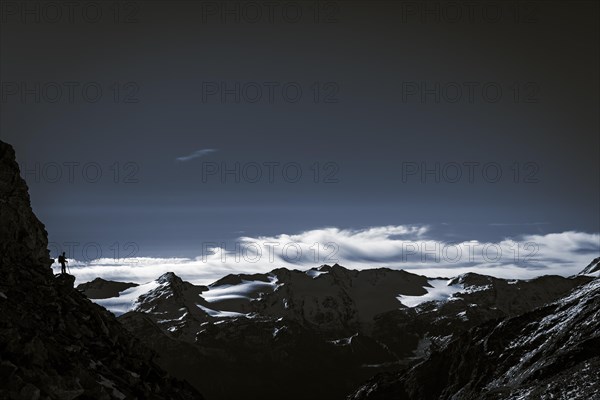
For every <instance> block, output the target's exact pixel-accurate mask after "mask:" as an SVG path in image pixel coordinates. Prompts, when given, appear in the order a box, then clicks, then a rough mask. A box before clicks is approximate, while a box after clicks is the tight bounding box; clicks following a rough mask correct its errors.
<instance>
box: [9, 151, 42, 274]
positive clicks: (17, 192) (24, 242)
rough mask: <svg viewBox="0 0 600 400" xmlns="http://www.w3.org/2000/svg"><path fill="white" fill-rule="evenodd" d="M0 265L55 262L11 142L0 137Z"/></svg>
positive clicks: (36, 264) (39, 264) (40, 264)
mask: <svg viewBox="0 0 600 400" xmlns="http://www.w3.org/2000/svg"><path fill="white" fill-rule="evenodd" d="M0 226H1V227H2V229H0V266H2V267H5V266H9V265H35V266H41V267H48V266H50V265H51V264H52V260H51V259H50V257H49V252H48V234H47V233H46V229H45V228H44V225H43V224H42V223H41V222H40V220H38V219H37V217H36V216H35V215H34V214H33V211H32V210H31V204H30V202H29V194H28V192H27V185H26V184H25V181H24V180H23V179H22V178H21V175H20V173H19V166H18V165H17V162H16V160H15V152H14V150H13V148H12V146H10V145H8V144H6V143H4V142H2V141H0Z"/></svg>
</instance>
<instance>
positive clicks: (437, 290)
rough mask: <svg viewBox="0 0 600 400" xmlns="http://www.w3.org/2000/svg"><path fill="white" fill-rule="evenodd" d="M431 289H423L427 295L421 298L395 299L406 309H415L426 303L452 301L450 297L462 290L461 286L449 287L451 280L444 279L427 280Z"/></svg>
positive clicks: (406, 297)
mask: <svg viewBox="0 0 600 400" xmlns="http://www.w3.org/2000/svg"><path fill="white" fill-rule="evenodd" d="M427 282H428V283H429V284H430V285H431V286H432V287H424V289H425V290H427V293H426V294H424V295H421V296H405V295H400V296H398V297H397V299H398V301H400V303H402V304H403V305H405V306H406V307H411V308H413V307H416V306H418V305H421V304H423V303H426V302H428V301H448V300H451V299H452V295H453V294H455V293H459V292H461V291H462V290H464V287H463V286H462V285H461V284H453V285H450V282H452V280H446V279H429V280H428V281H427Z"/></svg>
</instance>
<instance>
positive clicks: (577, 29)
mask: <svg viewBox="0 0 600 400" xmlns="http://www.w3.org/2000/svg"><path fill="white" fill-rule="evenodd" d="M33 3H35V4H38V2H32V4H33ZM292 3H293V2H292ZM451 3H452V2H451ZM99 4H101V7H100V10H101V12H102V16H101V18H99V21H98V22H93V21H92V20H93V19H94V18H91V17H90V16H89V15H88V16H87V17H86V16H84V15H82V14H81V12H80V11H81V10H76V11H75V13H74V16H73V20H72V21H71V20H69V18H68V16H67V15H66V11H65V10H62V11H61V12H63V13H64V14H63V17H62V18H61V19H60V20H58V21H57V22H54V21H52V18H51V15H54V14H49V13H50V11H51V10H44V9H43V8H39V9H37V11H36V9H35V6H34V9H33V10H34V11H32V13H34V14H35V12H38V13H39V15H38V17H39V18H40V21H39V23H37V22H36V20H35V16H32V15H33V14H31V15H29V14H27V15H25V16H23V14H19V12H21V11H22V10H19V9H16V11H15V9H13V8H8V9H7V8H3V9H2V10H0V11H1V12H2V14H1V15H2V27H1V39H0V45H1V49H0V51H1V54H0V75H1V80H2V100H1V107H2V109H1V121H0V137H1V139H2V140H5V141H7V142H9V143H11V144H13V145H14V146H15V148H16V151H17V155H18V161H19V162H20V164H21V166H22V168H24V169H26V170H27V172H25V171H24V173H23V175H24V176H25V178H26V179H27V181H28V183H29V186H30V192H31V196H32V203H33V207H34V210H35V211H36V213H37V215H38V216H39V217H40V219H41V220H42V221H43V222H44V223H45V224H46V226H47V229H48V231H49V234H50V240H51V241H53V242H57V243H65V242H80V243H87V242H94V243H99V244H100V245H101V246H102V248H103V249H104V251H105V252H108V251H109V250H106V249H108V248H109V247H110V244H111V243H114V242H118V243H120V245H121V246H122V245H123V244H124V243H127V242H134V243H136V244H137V245H138V247H139V250H138V252H137V255H148V256H175V255H180V256H192V255H197V254H199V252H200V249H201V246H202V243H203V242H221V241H231V240H233V239H235V238H237V237H239V236H242V235H247V236H258V235H277V234H280V233H294V232H301V231H304V230H309V229H315V228H319V227H326V226H335V227H339V228H354V229H361V228H365V227H370V226H383V225H404V224H418V225H421V224H423V225H430V226H431V231H430V232H431V234H432V235H436V236H437V237H438V238H440V239H447V240H463V239H479V240H498V239H500V238H503V237H505V236H515V235H520V234H525V233H540V234H544V233H550V232H562V231H565V230H576V231H585V232H592V233H593V232H599V231H600V229H599V225H600V210H599V204H600V191H599V185H598V182H600V172H599V169H600V167H599V161H598V153H599V150H600V142H599V135H598V132H599V121H598V109H599V100H598V88H599V80H598V71H599V70H600V65H599V58H598V52H599V50H598V49H599V46H598V38H599V30H598V21H599V19H598V4H597V3H594V2H565V3H564V4H563V3H560V2H540V3H527V4H525V5H520V6H519V9H517V10H515V9H514V4H513V5H511V6H509V5H507V4H506V5H502V6H500V9H499V10H496V11H498V12H500V14H499V15H500V17H499V18H494V17H492V16H491V15H492V14H489V13H490V12H491V11H490V10H491V8H490V7H491V5H492V6H493V4H497V3H495V2H494V3H489V4H488V2H483V3H482V4H483V5H485V7H487V8H485V9H484V8H479V7H478V8H476V9H475V10H473V14H472V15H471V17H468V16H467V14H466V10H461V11H460V12H461V13H463V14H461V15H462V16H460V17H457V18H456V20H455V21H454V20H453V21H450V19H451V17H450V15H454V14H450V13H451V12H454V11H455V10H454V9H451V7H450V6H449V4H450V3H445V2H430V3H428V4H429V5H430V6H431V7H432V8H431V9H430V11H429V12H427V10H425V9H423V8H421V7H422V6H421V5H419V4H421V3H415V2H377V1H369V2H359V1H356V2H324V3H321V6H320V9H319V12H318V17H317V20H318V23H316V22H315V15H316V14H315V9H314V3H313V2H298V3H293V4H296V5H297V9H298V10H300V11H301V13H302V17H301V18H299V21H298V22H294V21H295V17H294V16H295V15H296V14H293V13H292V11H294V10H292V9H288V10H286V11H285V12H284V11H283V10H282V9H279V8H277V9H276V10H275V11H273V21H270V20H269V17H268V16H267V14H268V10H267V8H266V6H265V5H264V3H261V2H258V3H255V4H258V6H257V7H258V8H257V9H256V10H259V12H261V13H262V18H261V19H260V21H259V22H253V21H252V18H253V15H254V14H250V13H251V12H254V11H256V10H251V9H244V8H242V6H241V5H240V4H241V3H239V2H227V4H228V6H229V7H230V9H229V12H228V13H225V14H223V15H224V16H222V15H221V16H220V15H218V14H214V13H215V12H223V10H222V9H221V10H219V9H216V10H215V9H214V6H215V4H222V3H216V2H196V3H192V2H159V1H152V2H141V1H138V2H131V4H132V6H131V8H125V6H123V8H120V9H118V10H115V9H114V8H110V7H111V6H108V5H107V4H108V3H106V4H105V5H102V4H104V3H99ZM415 4H417V5H418V6H417V8H416V9H415V8H411V7H412V5H415ZM500 4H504V3H500ZM38 7H41V6H39V4H38ZM436 7H437V8H436ZM482 7H483V6H482ZM431 10H433V11H431ZM88 11H89V10H88ZM117 11H118V14H115V13H116V12H117ZM225 11H226V10H225ZM515 12H516V13H517V15H519V20H516V19H515V18H516V17H515ZM485 13H488V14H485ZM28 15H29V16H28ZM115 15H118V18H119V19H118V22H117V23H115ZM438 18H439V21H438V20H437V19H438ZM236 19H239V21H236ZM125 20H127V21H129V22H128V23H125ZM236 84H238V85H239V86H237V87H236ZM223 85H224V86H223ZM70 87H72V88H73V92H72V93H73V98H72V99H70V98H69V96H68V94H69V91H68V90H69V88H70ZM84 88H85V89H84ZM98 88H100V90H102V94H101V95H96V93H97V90H98ZM271 89H272V90H273V92H272V93H271V92H269V90H271ZM57 90H59V91H61V94H60V95H58V94H57V93H58V92H57ZM298 90H301V94H299V92H298ZM469 90H472V92H470V91H469ZM499 90H500V92H498V91H499ZM258 91H260V94H259V92H258ZM269 94H272V97H270V96H269ZM459 94H460V96H459ZM95 100H97V101H95ZM202 149H214V150H215V151H213V152H206V154H205V155H203V156H202V157H199V158H195V159H192V160H188V161H177V160H176V159H177V158H178V157H183V156H188V155H190V154H192V153H194V152H196V151H198V150H202ZM64 163H70V164H64ZM73 163H78V164H73ZM236 163H237V164H236ZM36 165H37V166H39V167H37V166H36ZM57 165H58V166H59V167H60V173H61V174H62V177H60V178H56V179H55V177H56V173H57V168H56V166H57ZM236 165H239V168H240V170H239V173H238V174H237V175H238V177H239V180H240V181H239V182H236V179H235V178H236V176H235V174H233V173H230V174H229V175H227V176H225V179H224V182H223V179H221V177H220V176H219V175H220V174H219V172H220V171H217V172H215V173H214V174H212V172H214V168H217V169H219V170H220V169H222V168H223V167H226V168H229V169H234V168H235V167H236ZM257 165H258V166H260V167H261V168H260V170H261V173H262V179H258V182H252V180H253V179H254V177H255V173H256V171H257V169H256V166H257ZM269 165H270V166H271V167H272V168H273V171H274V175H273V178H272V181H270V179H269V176H268V174H269V167H268V166H269ZM437 165H439V172H440V173H441V174H442V176H440V177H439V181H438V182H436V177H435V176H434V174H429V175H426V176H425V177H422V176H420V170H422V169H423V168H429V169H435V168H436V166H437ZM284 166H286V168H288V169H286V170H285V171H284V170H283V167H284ZM469 166H470V167H469ZM84 167H85V170H84ZM484 167H485V170H484ZM70 168H72V171H73V172H74V175H73V176H72V180H71V179H70V178H71V177H70V175H69V172H70ZM209 168H212V169H209ZM415 168H416V169H417V170H415ZM469 168H472V169H469ZM298 170H300V171H301V172H302V176H301V177H300V178H299V180H298V182H294V177H295V174H296V172H297V171H298ZM84 171H85V173H86V174H83V172H84ZM97 171H101V172H102V176H101V177H98V179H97V182H93V181H95V180H96V179H95V176H96V173H97ZM316 171H318V174H316ZM469 171H473V172H474V175H473V179H472V182H470V181H469V177H468V173H469ZM497 171H501V173H502V176H501V177H499V178H498V181H497V182H494V180H495V176H496V173H497ZM117 172H118V173H117ZM286 172H287V173H286ZM413 172H414V174H412V173H413ZM457 172H460V173H461V174H462V176H461V177H460V178H457V180H458V182H453V180H454V179H455V178H456V173H457ZM484 172H485V174H484ZM517 173H518V176H517V175H515V174H517ZM55 180H56V182H54V181H55ZM315 181H316V182H315Z"/></svg>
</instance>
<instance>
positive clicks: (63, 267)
mask: <svg viewBox="0 0 600 400" xmlns="http://www.w3.org/2000/svg"><path fill="white" fill-rule="evenodd" d="M58 262H59V263H60V273H61V274H66V273H67V262H68V261H67V257H65V252H64V251H63V253H62V254H61V255H60V256H58Z"/></svg>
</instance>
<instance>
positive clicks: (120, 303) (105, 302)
mask: <svg viewBox="0 0 600 400" xmlns="http://www.w3.org/2000/svg"><path fill="white" fill-rule="evenodd" d="M159 286H160V284H159V283H158V282H157V281H152V282H148V283H145V284H143V285H140V286H136V287H132V288H129V289H126V290H124V291H122V292H120V293H119V296H118V297H111V298H109V299H93V300H92V301H93V302H94V303H96V304H99V305H101V306H102V307H104V308H106V309H107V310H109V311H110V312H112V313H113V314H115V315H116V316H117V317H118V316H119V315H122V314H125V313H126V312H129V311H132V310H133V309H135V307H136V305H137V300H138V297H140V296H141V295H143V294H146V293H148V292H150V291H151V290H154V289H156V288H157V287H159Z"/></svg>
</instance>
